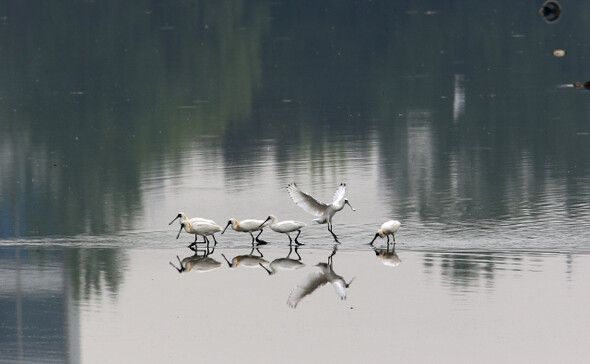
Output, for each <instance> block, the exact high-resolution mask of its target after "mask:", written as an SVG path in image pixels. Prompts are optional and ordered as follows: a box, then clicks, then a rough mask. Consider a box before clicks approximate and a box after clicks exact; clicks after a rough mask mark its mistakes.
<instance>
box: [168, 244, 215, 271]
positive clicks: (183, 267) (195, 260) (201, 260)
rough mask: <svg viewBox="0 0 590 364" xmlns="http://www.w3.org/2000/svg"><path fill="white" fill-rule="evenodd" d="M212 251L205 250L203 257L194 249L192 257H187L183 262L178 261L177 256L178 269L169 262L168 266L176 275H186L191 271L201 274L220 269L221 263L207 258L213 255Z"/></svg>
mask: <svg viewBox="0 0 590 364" xmlns="http://www.w3.org/2000/svg"><path fill="white" fill-rule="evenodd" d="M213 250H215V249H213ZM213 250H211V251H209V249H207V250H205V252H204V253H203V255H199V253H198V251H197V249H195V254H194V255H191V256H188V257H186V258H184V259H183V260H180V258H179V257H178V255H177V256H176V259H178V263H179V264H180V267H176V266H175V265H174V264H173V263H172V262H170V265H171V266H173V267H174V268H175V269H176V270H177V271H178V273H188V272H190V271H192V270H194V271H197V272H201V273H204V272H210V271H212V270H215V269H217V268H219V267H221V262H218V261H217V260H215V259H213V258H210V257H209V255H210V254H211V253H213Z"/></svg>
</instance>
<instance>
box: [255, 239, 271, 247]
mask: <svg viewBox="0 0 590 364" xmlns="http://www.w3.org/2000/svg"><path fill="white" fill-rule="evenodd" d="M266 244H268V242H267V241H264V240H262V239H256V244H254V245H256V246H258V245H266Z"/></svg>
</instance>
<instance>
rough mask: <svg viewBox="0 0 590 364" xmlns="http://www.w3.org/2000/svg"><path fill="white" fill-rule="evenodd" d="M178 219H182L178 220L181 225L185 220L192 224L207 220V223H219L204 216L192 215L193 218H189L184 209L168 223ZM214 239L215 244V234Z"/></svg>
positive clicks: (170, 223)
mask: <svg viewBox="0 0 590 364" xmlns="http://www.w3.org/2000/svg"><path fill="white" fill-rule="evenodd" d="M177 219H180V220H178V222H179V223H180V224H181V225H182V222H183V221H189V222H190V223H191V224H194V223H197V222H206V223H209V224H212V225H217V223H216V222H215V221H213V220H209V219H204V218H202V217H192V218H190V219H189V218H187V217H186V215H185V214H184V212H182V211H181V212H179V213H178V215H176V217H175V218H174V220H172V221H170V222H169V223H168V225H172V223H173V222H174V221H176V220H177ZM176 239H178V238H176ZM213 241H215V244H217V240H215V236H213Z"/></svg>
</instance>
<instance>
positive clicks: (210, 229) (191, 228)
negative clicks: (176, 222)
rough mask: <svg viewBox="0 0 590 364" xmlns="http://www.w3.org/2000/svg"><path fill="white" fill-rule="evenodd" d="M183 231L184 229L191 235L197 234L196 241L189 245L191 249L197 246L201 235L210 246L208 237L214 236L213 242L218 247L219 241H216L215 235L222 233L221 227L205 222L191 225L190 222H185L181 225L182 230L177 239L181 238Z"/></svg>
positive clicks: (179, 231)
mask: <svg viewBox="0 0 590 364" xmlns="http://www.w3.org/2000/svg"><path fill="white" fill-rule="evenodd" d="M182 229H184V231H186V232H187V233H189V234H195V241H194V242H193V243H192V244H191V245H189V248H191V247H194V246H195V244H197V238H198V237H199V235H201V236H202V237H203V242H204V243H207V244H209V239H207V236H212V237H213V240H214V241H215V244H216V245H217V240H215V235H214V234H215V233H218V232H220V231H221V226H219V225H217V224H215V223H213V224H211V223H208V222H204V221H200V222H199V221H196V222H192V223H191V221H190V220H185V221H183V222H181V223H180V230H178V235H176V239H178V237H179V236H180V233H181V232H182Z"/></svg>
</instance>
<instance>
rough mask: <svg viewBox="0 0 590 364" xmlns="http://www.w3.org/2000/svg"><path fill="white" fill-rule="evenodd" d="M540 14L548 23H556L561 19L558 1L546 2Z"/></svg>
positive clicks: (550, 0)
mask: <svg viewBox="0 0 590 364" xmlns="http://www.w3.org/2000/svg"><path fill="white" fill-rule="evenodd" d="M539 13H540V14H541V16H542V17H543V20H545V21H546V22H547V23H555V22H556V21H558V20H559V18H560V17H561V5H559V3H558V2H557V1H552V0H549V1H545V2H544V3H543V5H542V6H541V9H539Z"/></svg>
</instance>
